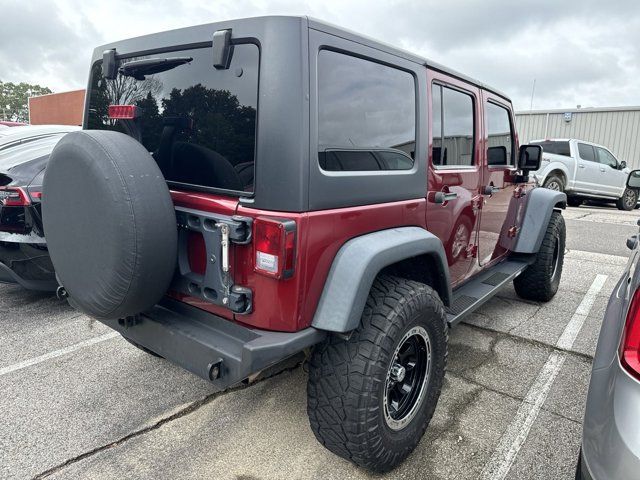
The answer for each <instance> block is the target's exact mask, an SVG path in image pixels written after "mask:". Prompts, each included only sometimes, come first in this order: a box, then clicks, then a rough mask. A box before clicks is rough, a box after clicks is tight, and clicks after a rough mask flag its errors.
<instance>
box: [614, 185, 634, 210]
mask: <svg viewBox="0 0 640 480" xmlns="http://www.w3.org/2000/svg"><path fill="white" fill-rule="evenodd" d="M637 203H638V191H637V190H633V189H631V188H625V190H624V193H623V194H622V197H620V198H619V199H618V201H617V202H616V207H618V210H627V211H629V210H633V209H634V208H636V205H637Z"/></svg>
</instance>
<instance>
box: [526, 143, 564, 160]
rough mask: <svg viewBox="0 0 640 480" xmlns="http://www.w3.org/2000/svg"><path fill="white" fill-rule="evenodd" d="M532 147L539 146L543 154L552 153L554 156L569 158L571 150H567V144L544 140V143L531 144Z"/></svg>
mask: <svg viewBox="0 0 640 480" xmlns="http://www.w3.org/2000/svg"><path fill="white" fill-rule="evenodd" d="M531 143H532V144H533V145H540V146H541V147H542V151H543V152H545V153H553V154H554V155H564V156H565V157H570V156H571V149H570V148H569V142H556V141H552V140H545V141H544V142H531Z"/></svg>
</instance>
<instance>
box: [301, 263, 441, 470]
mask: <svg viewBox="0 0 640 480" xmlns="http://www.w3.org/2000/svg"><path fill="white" fill-rule="evenodd" d="M447 335H448V327H447V324H446V317H445V312H444V306H443V305H442V302H441V301H440V298H439V297H438V294H437V293H436V292H435V291H434V290H433V289H432V288H431V287H429V286H427V285H424V284H422V283H418V282H413V281H410V280H405V279H402V278H398V277H392V276H386V275H385V276H381V277H379V278H378V279H377V280H376V281H375V283H374V285H373V287H372V288H371V292H370V293H369V298H368V300H367V303H366V306H365V309H364V312H363V315H362V320H361V323H360V326H359V327H358V328H357V329H356V330H355V331H353V332H352V334H351V336H350V337H349V338H348V339H344V338H341V337H338V336H332V337H330V338H329V339H328V340H327V341H326V342H324V343H322V344H320V345H318V346H317V347H316V348H315V349H314V352H313V355H312V356H311V361H310V363H309V383H308V388H307V394H308V403H307V411H308V414H309V421H310V424H311V429H312V430H313V433H314V434H315V436H316V438H317V439H318V440H319V441H320V443H322V444H323V445H324V446H325V447H326V448H328V449H329V450H330V451H332V452H333V453H335V454H337V455H339V456H341V457H343V458H345V459H348V460H350V461H352V462H354V463H355V464H357V465H359V466H361V467H364V468H367V469H370V470H374V471H377V472H385V471H388V470H391V469H392V468H394V467H395V466H397V465H398V464H399V463H400V462H402V461H403V460H404V459H405V458H406V457H407V456H408V455H409V454H410V453H411V452H412V451H413V449H414V448H415V447H416V445H417V444H418V442H419V441H420V439H421V438H422V436H423V434H424V432H425V430H426V428H427V425H428V424H429V421H430V420H431V417H432V416H433V412H434V410H435V408H436V404H437V402H438V398H439V397H440V391H441V389H442V382H443V379H444V373H445V367H446V363H447Z"/></svg>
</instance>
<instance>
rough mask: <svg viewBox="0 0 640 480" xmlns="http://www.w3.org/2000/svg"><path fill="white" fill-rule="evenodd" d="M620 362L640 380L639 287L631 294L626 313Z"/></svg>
mask: <svg viewBox="0 0 640 480" xmlns="http://www.w3.org/2000/svg"><path fill="white" fill-rule="evenodd" d="M620 362H621V363H622V366H623V367H624V368H625V370H627V371H628V372H629V373H630V374H631V375H633V376H634V377H636V378H637V379H638V380H640V289H638V290H636V291H635V293H634V294H633V299H632V300H631V306H630V307H629V312H628V313H627V321H626V325H625V328H624V334H623V336H622V343H621V344H620Z"/></svg>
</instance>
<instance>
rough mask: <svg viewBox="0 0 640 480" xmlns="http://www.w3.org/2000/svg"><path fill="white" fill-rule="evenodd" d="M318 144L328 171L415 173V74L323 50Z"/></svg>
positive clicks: (319, 81)
mask: <svg viewBox="0 0 640 480" xmlns="http://www.w3.org/2000/svg"><path fill="white" fill-rule="evenodd" d="M318 143H319V147H318V160H319V163H320V167H321V168H322V169H324V170H329V171H375V170H410V169H411V168H412V167H413V159H414V157H415V150H416V90H415V81H414V78H413V75H412V74H411V73H408V72H405V71H403V70H400V69H397V68H393V67H389V66H386V65H382V64H379V63H375V62H371V61H369V60H364V59H361V58H357V57H352V56H350V55H344V54H342V53H337V52H333V51H331V50H321V51H320V52H319V54H318Z"/></svg>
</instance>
